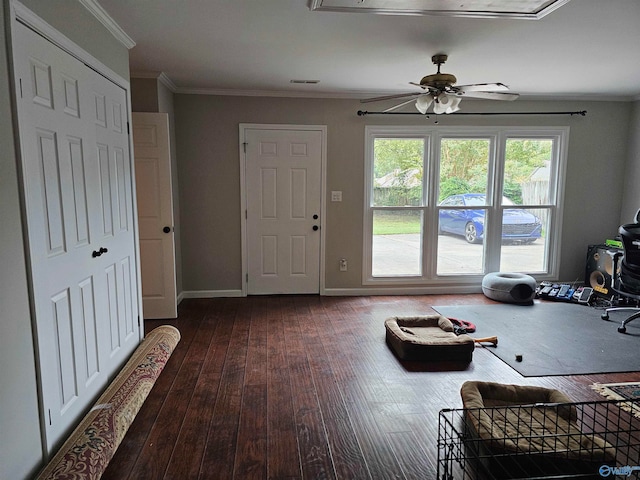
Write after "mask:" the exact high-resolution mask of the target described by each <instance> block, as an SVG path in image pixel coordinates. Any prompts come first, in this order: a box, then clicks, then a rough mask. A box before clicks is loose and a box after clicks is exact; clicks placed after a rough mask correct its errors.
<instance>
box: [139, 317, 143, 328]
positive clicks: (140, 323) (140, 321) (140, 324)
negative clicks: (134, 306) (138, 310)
mask: <svg viewBox="0 0 640 480" xmlns="http://www.w3.org/2000/svg"><path fill="white" fill-rule="evenodd" d="M138 327H139V328H142V319H141V318H140V315H138Z"/></svg>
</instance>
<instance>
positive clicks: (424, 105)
mask: <svg viewBox="0 0 640 480" xmlns="http://www.w3.org/2000/svg"><path fill="white" fill-rule="evenodd" d="M431 102H433V98H431V95H420V96H419V97H418V99H417V100H416V108H417V109H418V111H419V112H420V113H422V114H423V115H424V114H425V113H427V109H428V108H429V106H431Z"/></svg>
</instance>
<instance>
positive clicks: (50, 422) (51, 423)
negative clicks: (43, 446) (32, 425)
mask: <svg viewBox="0 0 640 480" xmlns="http://www.w3.org/2000/svg"><path fill="white" fill-rule="evenodd" d="M51 425H53V422H52V421H51V409H49V426H51Z"/></svg>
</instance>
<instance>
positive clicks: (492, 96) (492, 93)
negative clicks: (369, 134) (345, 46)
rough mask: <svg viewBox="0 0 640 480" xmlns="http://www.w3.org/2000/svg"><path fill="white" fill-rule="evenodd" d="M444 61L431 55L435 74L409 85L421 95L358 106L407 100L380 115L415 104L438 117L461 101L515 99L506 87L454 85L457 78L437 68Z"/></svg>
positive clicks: (377, 99) (394, 96)
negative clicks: (463, 99) (416, 88)
mask: <svg viewBox="0 0 640 480" xmlns="http://www.w3.org/2000/svg"><path fill="white" fill-rule="evenodd" d="M447 58H448V57H447V55H445V54H442V53H441V54H437V55H434V56H433V57H431V61H432V62H433V63H434V65H437V66H438V71H437V73H434V74H432V75H427V76H425V77H422V80H420V83H415V82H409V83H410V84H411V85H415V86H416V87H420V88H421V89H422V91H417V92H408V93H399V94H396V95H386V96H383V97H375V98H368V99H365V100H361V103H369V102H378V101H381V100H391V99H394V98H406V97H411V98H410V99H409V100H407V101H406V102H402V103H400V104H398V105H395V106H393V107H391V108H387V109H386V110H384V112H385V113H386V112H390V111H392V110H396V109H398V108H400V107H403V106H404V105H407V104H408V103H411V102H413V101H415V102H416V108H417V109H418V111H419V112H420V113H422V114H425V113H427V109H428V108H429V107H430V106H431V105H432V104H433V113H435V114H438V115H439V114H442V113H453V112H457V111H458V110H460V106H459V105H460V101H461V100H462V97H470V98H483V99H487V100H515V99H516V98H518V97H519V95H518V94H517V93H510V92H508V90H509V87H507V86H506V85H504V84H502V83H476V84H474V85H456V84H455V83H456V82H457V78H456V77H455V76H454V75H451V74H450V73H441V72H440V66H441V65H442V64H443V63H445V62H446V61H447Z"/></svg>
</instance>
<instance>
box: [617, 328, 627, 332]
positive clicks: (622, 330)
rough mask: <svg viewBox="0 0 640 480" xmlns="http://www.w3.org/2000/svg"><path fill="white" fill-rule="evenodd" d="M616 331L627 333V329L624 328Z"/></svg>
mask: <svg viewBox="0 0 640 480" xmlns="http://www.w3.org/2000/svg"><path fill="white" fill-rule="evenodd" d="M618 331H619V332H620V333H627V329H626V328H625V327H618Z"/></svg>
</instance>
